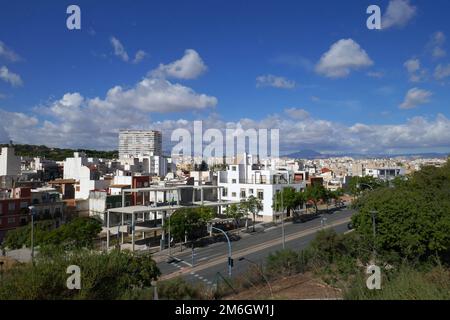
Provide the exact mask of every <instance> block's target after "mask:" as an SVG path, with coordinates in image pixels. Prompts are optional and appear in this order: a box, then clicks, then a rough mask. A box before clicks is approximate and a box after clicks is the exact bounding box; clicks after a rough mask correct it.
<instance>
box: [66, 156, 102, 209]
mask: <svg viewBox="0 0 450 320" xmlns="http://www.w3.org/2000/svg"><path fill="white" fill-rule="evenodd" d="M98 164H99V162H98V160H97V159H91V158H86V156H85V155H84V154H83V153H78V152H75V153H74V156H73V158H67V159H66V160H65V161H64V179H74V180H75V181H76V183H75V199H85V200H86V199H88V198H89V192H90V191H91V190H98V189H106V188H107V187H108V186H109V185H110V183H111V181H110V180H100V175H99V173H98V172H97V171H96V168H97V165H98Z"/></svg>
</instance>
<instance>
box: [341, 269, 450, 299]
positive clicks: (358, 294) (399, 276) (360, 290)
mask: <svg viewBox="0 0 450 320" xmlns="http://www.w3.org/2000/svg"><path fill="white" fill-rule="evenodd" d="M384 273H385V276H384V277H383V279H382V282H381V290H369V289H367V287H366V275H365V274H363V273H361V274H359V275H358V277H357V278H356V279H355V280H354V282H353V285H352V286H351V287H350V288H349V289H347V290H346V291H344V298H345V299H349V300H449V299H450V270H448V269H445V268H443V267H441V266H437V267H434V268H432V269H430V270H427V271H420V270H416V269H415V268H413V267H412V266H410V265H402V266H401V267H400V268H399V269H398V271H394V272H390V273H386V272H384ZM382 274H383V271H382Z"/></svg>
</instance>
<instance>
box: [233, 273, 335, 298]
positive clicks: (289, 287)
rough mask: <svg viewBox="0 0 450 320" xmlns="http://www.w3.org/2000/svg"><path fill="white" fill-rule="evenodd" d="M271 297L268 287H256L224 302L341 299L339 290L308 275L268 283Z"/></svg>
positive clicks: (298, 275) (234, 295)
mask: <svg viewBox="0 0 450 320" xmlns="http://www.w3.org/2000/svg"><path fill="white" fill-rule="evenodd" d="M270 285H271V287H272V293H273V296H272V297H271V294H270V289H269V286H268V285H267V284H266V285H258V286H254V287H250V288H249V289H246V290H244V291H241V292H239V293H238V294H233V295H229V296H227V297H225V298H224V299H226V300H240V299H242V300H258V299H271V298H272V299H280V300H302V299H314V300H316V299H342V294H341V292H340V290H339V289H336V288H333V287H330V286H329V285H327V284H325V283H323V282H321V281H320V280H318V279H316V278H314V277H313V276H312V275H311V274H310V273H305V274H297V275H294V276H290V277H285V278H281V279H279V280H276V281H273V282H271V283H270Z"/></svg>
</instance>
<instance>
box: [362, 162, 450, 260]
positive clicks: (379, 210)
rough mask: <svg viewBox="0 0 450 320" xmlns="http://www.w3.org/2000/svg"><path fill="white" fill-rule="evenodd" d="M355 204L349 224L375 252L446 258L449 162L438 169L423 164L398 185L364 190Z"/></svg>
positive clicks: (449, 214)
mask: <svg viewBox="0 0 450 320" xmlns="http://www.w3.org/2000/svg"><path fill="white" fill-rule="evenodd" d="M355 207H356V208H357V209H358V211H359V213H358V214H357V215H355V216H354V217H353V225H354V226H355V228H356V230H357V232H358V233H360V234H361V235H362V236H363V237H364V238H366V239H369V240H370V242H372V243H375V247H376V250H377V252H396V253H399V254H400V255H401V256H402V257H405V258H408V259H418V258H419V259H425V258H427V257H429V256H432V255H440V256H441V257H442V258H443V259H444V260H445V259H449V258H450V257H449V256H450V232H449V230H450V161H449V162H447V164H446V165H445V166H443V167H442V168H436V167H424V168H422V170H421V171H418V172H416V173H414V174H412V175H411V176H410V177H408V179H407V180H405V181H402V183H400V184H398V185H394V186H391V187H380V188H378V189H377V190H375V191H374V192H371V193H366V194H364V195H363V196H362V197H361V198H359V199H358V200H357V201H356V202H355ZM373 211H376V220H375V221H376V235H375V238H373V230H372V212H373Z"/></svg>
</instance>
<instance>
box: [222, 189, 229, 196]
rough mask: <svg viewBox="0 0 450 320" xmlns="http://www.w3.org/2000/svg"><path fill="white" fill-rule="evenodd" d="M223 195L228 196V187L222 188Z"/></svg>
mask: <svg viewBox="0 0 450 320" xmlns="http://www.w3.org/2000/svg"><path fill="white" fill-rule="evenodd" d="M222 196H223V197H226V196H228V188H223V189H222Z"/></svg>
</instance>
